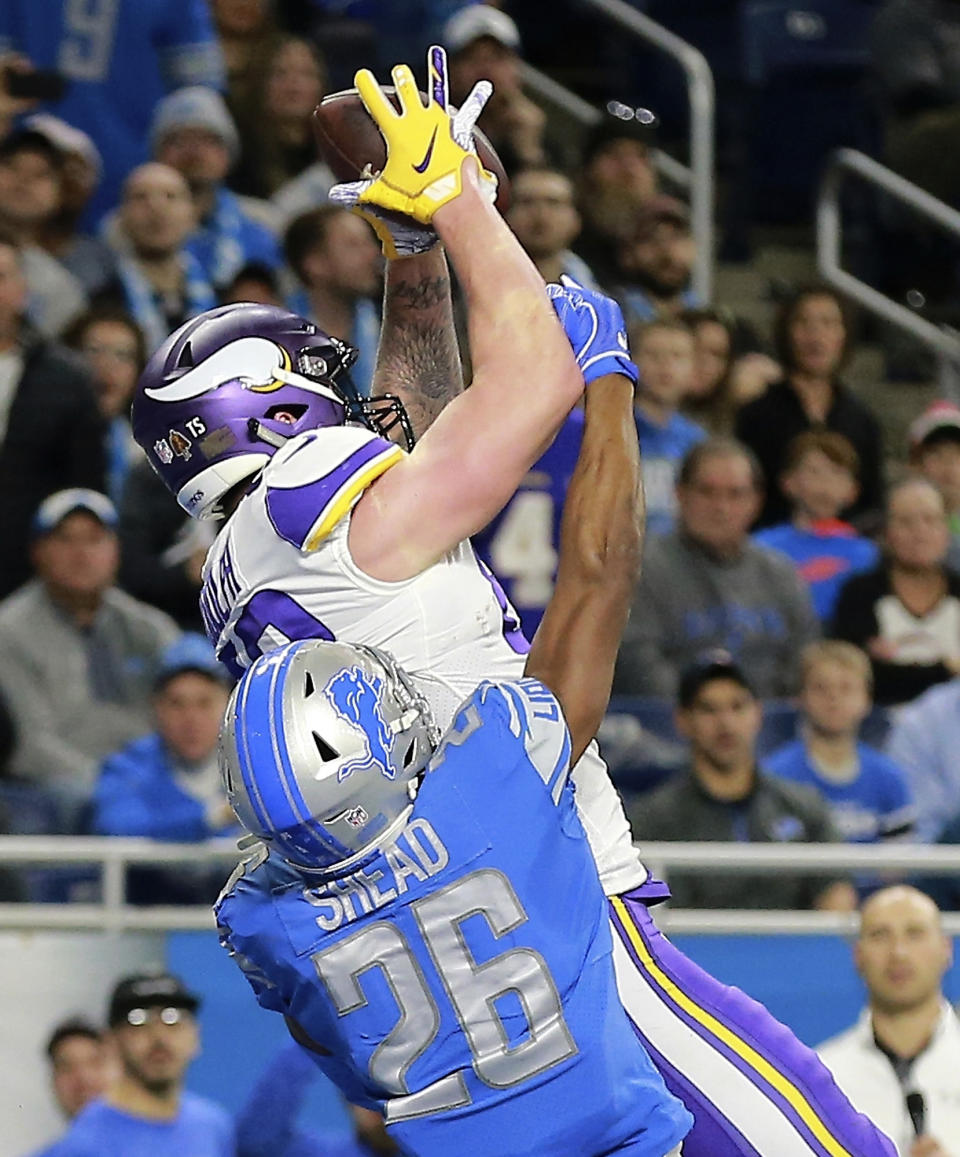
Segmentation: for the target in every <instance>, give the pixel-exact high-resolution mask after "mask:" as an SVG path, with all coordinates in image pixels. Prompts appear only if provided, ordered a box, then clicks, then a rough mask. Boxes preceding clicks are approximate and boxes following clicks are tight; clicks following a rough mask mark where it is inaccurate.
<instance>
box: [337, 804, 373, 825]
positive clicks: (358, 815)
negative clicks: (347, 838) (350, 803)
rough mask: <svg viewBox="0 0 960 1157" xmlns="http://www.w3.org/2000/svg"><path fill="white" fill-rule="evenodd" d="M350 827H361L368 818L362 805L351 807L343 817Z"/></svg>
mask: <svg viewBox="0 0 960 1157" xmlns="http://www.w3.org/2000/svg"><path fill="white" fill-rule="evenodd" d="M343 818H344V819H345V820H346V821H347V823H348V824H349V825H350V826H351V827H352V828H362V827H363V825H364V824H365V823H366V822H367V819H368V818H369V817H368V816H367V813H366V812H365V811H364V810H363V808H362V807H359V806H358V807H352V808H351V809H350V810H349V811H348V812H347V813H346V815H345V816H344V817H343Z"/></svg>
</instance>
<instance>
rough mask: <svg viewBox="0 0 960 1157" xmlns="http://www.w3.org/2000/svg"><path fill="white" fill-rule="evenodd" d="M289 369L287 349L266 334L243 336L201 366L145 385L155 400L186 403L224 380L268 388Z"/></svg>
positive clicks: (272, 386)
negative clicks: (151, 385)
mask: <svg viewBox="0 0 960 1157" xmlns="http://www.w3.org/2000/svg"><path fill="white" fill-rule="evenodd" d="M289 372H290V357H289V355H288V353H287V351H286V350H284V349H282V348H281V347H280V346H278V345H277V344H276V343H275V342H272V341H270V340H269V338H265V337H242V338H238V339H237V340H236V341H232V342H230V343H229V344H228V345H225V346H224V347H223V349H219V350H217V351H216V353H214V354H211V355H210V357H208V358H205V359H204V360H203V361H202V362H201V363H200V365H198V366H196V367H195V368H194V369H192V370H188V371H187V372H186V373H185V374H183V375H182V376H181V377H179V378H177V379H176V380H175V381H172V382H170V383H169V384H167V385H163V386H156V387H154V388H152V389H151V388H147V389H146V390H144V393H145V394H146V396H147V397H148V398H152V399H153V400H154V401H155V402H185V401H187V400H188V399H189V398H199V397H200V396H201V395H202V394H208V393H210V391H211V390H215V389H217V387H218V386H222V385H223V384H224V382H232V381H241V382H243V384H244V385H245V386H247V388H248V389H257V390H270V389H276V388H277V387H278V386H280V385H281V384H282V379H280V378H278V376H277V375H278V373H281V374H287V373H289Z"/></svg>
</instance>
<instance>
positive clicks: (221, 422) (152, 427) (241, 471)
mask: <svg viewBox="0 0 960 1157" xmlns="http://www.w3.org/2000/svg"><path fill="white" fill-rule="evenodd" d="M356 357H357V351H356V350H355V349H354V348H353V347H352V346H350V345H348V344H347V343H346V342H344V341H341V340H340V339H339V338H335V337H328V336H327V334H325V333H324V332H323V331H322V330H320V329H318V328H317V327H316V326H315V325H314V324H313V323H312V322H309V321H307V320H306V319H305V318H302V317H298V316H297V314H295V313H289V312H287V310H285V309H277V308H276V307H275V306H269V305H252V304H248V303H240V304H235V305H222V306H219V307H217V308H216V309H211V310H208V311H207V312H206V313H202V314H200V316H199V317H195V318H193V319H192V320H190V321H188V322H185V323H184V324H183V325H182V326H181V327H180V328H179V329H178V330H177V331H176V332H175V333H173V334H171V335H170V337H168V338H167V340H166V341H165V342H164V343H163V345H162V346H160V348H159V349H158V350H157V351H156V353H155V354H154V355H153V357H152V358H151V359H150V361H149V362H148V363H147V366H146V369H145V370H144V371H143V374H142V375H141V377H140V381H139V382H138V383H137V391H136V394H135V396H134V401H133V408H132V412H131V418H132V423H133V436H134V437H135V438H136V440H137V442H138V443H139V444H140V446H141V447H142V448H143V450H144V452H145V453H146V455H147V460H148V461H149V463H150V465H151V466H152V467H153V468H154V470H156V471H157V473H158V474H159V475H160V477H161V478H162V479H163V482H164V484H165V485H166V486H167V488H168V489H169V490H170V491H172V493H173V494H175V495H176V497H177V501H178V502H179V503H180V505H181V506H182V507H183V508H184V510H186V512H187V513H188V514H191V515H193V517H194V518H211V517H213V516H214V515H215V514H216V513H217V512H218V508H219V503H220V501H221V499H222V498H223V497H224V495H225V494H226V493H227V492H228V491H229V490H231V489H232V488H233V487H234V486H236V485H237V484H238V483H239V482H242V481H243V480H244V479H245V478H249V477H251V476H252V475H254V474H257V473H258V472H259V471H260V470H262V469H263V467H264V466H265V465H266V463H267V462H268V460H269V459H270V458H271V457H272V456H273V455H274V454H275V453H276V451H277V450H278V449H279V448H280V447H281V446H282V445H283V444H284V443H285V442H286V441H287V440H288V439H289V438H292V437H294V436H295V435H296V434H300V433H302V432H303V431H304V430H314V429H317V428H318V427H321V426H342V425H344V424H345V423H347V422H358V423H361V424H362V425H365V426H367V427H369V428H370V429H371V430H374V431H376V432H377V433H378V434H381V435H383V436H387V435H388V434H389V432H390V431H391V430H392V429H393V428H394V427H395V426H396V425H398V424H399V425H400V427H401V429H402V431H403V433H404V435H405V437H406V440H407V445H408V448H409V447H410V446H412V444H413V434H412V431H411V428H410V423H409V420H408V419H407V415H406V412H405V411H404V409H403V406H402V404H401V402H400V401H399V399H397V398H394V397H390V396H389V395H387V396H384V397H382V398H369V399H366V398H362V397H361V396H360V395H359V394H358V393H357V390H356V387H355V386H354V385H353V383H352V381H351V380H350V377H349V374H348V373H347V370H348V369H349V367H350V366H351V365H352V363H353V362H354V361H355V360H356Z"/></svg>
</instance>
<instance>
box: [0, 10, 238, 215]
mask: <svg viewBox="0 0 960 1157" xmlns="http://www.w3.org/2000/svg"><path fill="white" fill-rule="evenodd" d="M0 51H11V52H22V53H24V54H25V55H26V56H28V57H29V58H30V59H31V60H32V62H33V63H34V65H35V66H36V67H37V68H41V69H55V70H56V71H58V72H60V73H62V74H63V76H64V79H65V80H66V82H67V86H68V87H67V90H66V92H65V94H64V97H63V99H62V100H60V101H58V102H57V103H56V104H52V105H50V106H49V111H50V112H52V113H55V114H56V115H57V116H59V117H62V118H63V119H64V120H65V121H68V122H69V123H70V124H72V125H76V126H77V128H81V129H83V130H84V132H86V133H89V134H90V136H91V137H92V138H93V139H94V141H95V142H96V145H97V148H98V149H99V150H100V153H101V156H102V157H103V180H102V181H101V183H100V186H99V187H98V189H97V191H96V194H95V196H94V202H93V205H92V207H91V210H90V212H89V214H88V215H89V218H90V220H91V221H93V220H95V219H96V218H97V217H98V216H99V215H101V214H102V213H104V212H106V211H107V210H108V209H112V208H113V207H114V206H115V205H116V203H117V200H118V194H119V191H120V183H121V181H122V180H123V178H124V177H125V176H126V174H127V173H128V172H129V171H130V170H131V169H132V168H133V167H134V166H135V165H139V164H140V163H142V162H143V161H146V160H148V159H149V142H148V139H147V138H148V136H149V128H150V120H151V117H152V116H153V110H154V106H155V105H156V103H157V101H158V100H160V98H161V97H162V96H164V94H165V93H167V92H169V91H171V90H172V89H175V88H180V87H181V86H183V85H189V84H207V85H211V86H215V87H218V88H221V87H223V85H224V83H225V76H224V69H223V60H222V56H221V53H220V48H219V44H218V42H217V38H216V34H215V32H214V28H213V21H212V19H211V16H210V8H209V5H208V4H207V0H133V2H131V0H79V2H78V0H41V2H39V3H38V0H3V3H0Z"/></svg>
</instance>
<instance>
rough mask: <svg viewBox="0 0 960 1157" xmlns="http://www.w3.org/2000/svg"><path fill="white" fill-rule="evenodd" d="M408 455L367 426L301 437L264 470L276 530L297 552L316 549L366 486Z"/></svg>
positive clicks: (329, 428)
mask: <svg viewBox="0 0 960 1157" xmlns="http://www.w3.org/2000/svg"><path fill="white" fill-rule="evenodd" d="M403 455H404V451H403V450H402V449H401V448H400V447H399V446H398V445H396V443H394V442H390V441H388V440H387V439H386V438H381V437H379V436H378V435H377V434H374V433H373V431H372V430H366V429H364V428H363V427H362V426H325V427H323V428H322V429H320V430H309V431H307V432H306V433H304V434H299V435H297V437H296V438H292V439H291V440H290V441H289V442H288V443H287V444H286V445H285V446H284V447H283V448H282V449H281V450H280V451H278V452H277V453H276V454H275V455H274V456H273V458H272V459H271V460H270V463H269V464H268V465H267V467H266V469H265V470H264V472H263V483H264V486H265V488H266V495H265V503H266V508H267V515H268V517H269V519H270V522H271V523H272V525H273V528H274V530H275V531H276V532H277V534H278V535H279V536H280V537H281V538H282V539H284V540H285V541H287V542H289V543H290V544H291V545H293V546H295V547H296V548H297V549H298V550H302V551H305V552H308V551H311V550H316V549H317V547H318V546H319V545H320V543H321V542H322V541H323V540H324V538H326V536H327V535H328V534H329V533H330V531H331V530H333V528H334V527H335V526H336V524H337V523H338V522H339V521H340V519H341V518H343V517H344V515H345V514H347V513H349V511H350V510H351V509H352V508H353V506H354V504H355V503H356V502H357V500H358V499H359V498H360V496H361V495H362V494H363V492H364V490H366V488H367V487H368V486H369V485H370V484H371V483H372V482H373V481H374V480H375V479H376V478H379V476H380V475H381V474H383V472H384V471H385V470H389V469H390V467H391V466H394V465H396V463H397V462H399V461H400V459H401V458H402V457H403Z"/></svg>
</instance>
